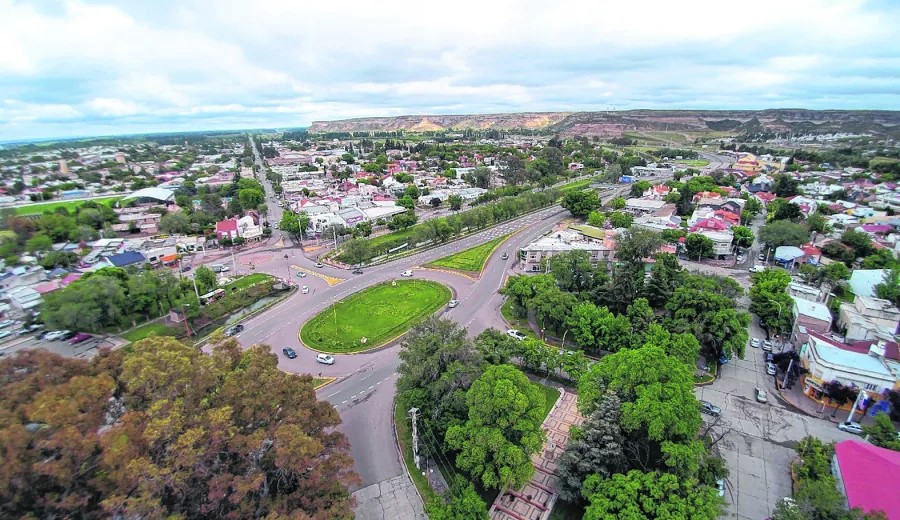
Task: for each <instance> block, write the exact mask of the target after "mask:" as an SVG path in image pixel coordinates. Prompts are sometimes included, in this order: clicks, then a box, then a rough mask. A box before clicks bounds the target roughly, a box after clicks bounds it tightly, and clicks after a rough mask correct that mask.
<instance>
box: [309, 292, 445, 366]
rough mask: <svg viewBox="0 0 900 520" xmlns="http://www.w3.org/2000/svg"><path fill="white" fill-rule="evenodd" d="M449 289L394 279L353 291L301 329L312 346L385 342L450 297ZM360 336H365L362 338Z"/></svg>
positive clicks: (336, 350) (361, 346)
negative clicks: (356, 291)
mask: <svg viewBox="0 0 900 520" xmlns="http://www.w3.org/2000/svg"><path fill="white" fill-rule="evenodd" d="M450 297H451V294H450V289H449V288H447V287H446V286H444V285H441V284H439V283H437V282H431V281H428V280H395V281H393V282H385V283H381V284H378V285H374V286H372V287H369V288H367V289H364V290H362V291H360V292H358V293H354V294H352V295H350V296H348V297H347V298H344V299H343V300H341V301H339V302H337V303H336V304H334V305H332V306H331V307H328V308H327V309H325V310H324V311H322V312H320V313H319V314H317V315H316V316H315V317H314V318H313V319H311V320H309V321H308V322H306V323H305V324H304V325H303V327H302V328H301V329H300V341H302V342H303V344H304V345H306V346H307V347H309V348H311V349H315V350H319V351H322V352H329V353H332V354H348V353H352V352H359V351H361V350H368V349H371V348H375V347H378V346H380V345H383V344H385V343H386V342H388V341H389V340H391V339H393V338H395V337H397V336H399V335H401V334H403V333H404V332H406V331H407V330H409V329H410V328H411V327H413V326H414V325H416V324H417V323H419V322H420V321H422V320H423V319H424V318H426V317H428V316H430V315H432V314H434V313H435V312H436V311H437V310H439V309H440V308H442V307H443V306H445V305H447V302H448V301H450ZM363 338H366V339H365V341H364V342H363Z"/></svg>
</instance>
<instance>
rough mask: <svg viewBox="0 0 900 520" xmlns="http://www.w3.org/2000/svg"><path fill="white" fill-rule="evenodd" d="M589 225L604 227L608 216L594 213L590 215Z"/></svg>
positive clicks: (597, 212)
mask: <svg viewBox="0 0 900 520" xmlns="http://www.w3.org/2000/svg"><path fill="white" fill-rule="evenodd" d="M587 223H588V225H589V226H594V227H598V228H599V227H603V224H606V215H604V214H603V213H600V212H599V211H596V210H595V211H592V212H590V213H589V214H588V219H587Z"/></svg>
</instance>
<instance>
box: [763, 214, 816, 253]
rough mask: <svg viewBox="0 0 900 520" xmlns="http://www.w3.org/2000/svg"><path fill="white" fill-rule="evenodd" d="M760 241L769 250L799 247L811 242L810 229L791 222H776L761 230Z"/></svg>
mask: <svg viewBox="0 0 900 520" xmlns="http://www.w3.org/2000/svg"><path fill="white" fill-rule="evenodd" d="M759 240H760V241H761V242H763V243H764V244H766V247H769V248H774V247H779V246H799V245H802V244H804V243H806V242H807V241H808V240H809V228H807V227H806V226H805V225H804V224H797V223H795V222H791V221H789V220H776V221H775V222H772V223H770V224H766V225H765V226H763V227H762V228H760V230H759Z"/></svg>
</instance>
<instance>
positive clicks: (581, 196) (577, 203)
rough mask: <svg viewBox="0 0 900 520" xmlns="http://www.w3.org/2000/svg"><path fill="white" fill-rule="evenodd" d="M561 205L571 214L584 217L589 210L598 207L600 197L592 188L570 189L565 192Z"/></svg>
mask: <svg viewBox="0 0 900 520" xmlns="http://www.w3.org/2000/svg"><path fill="white" fill-rule="evenodd" d="M561 205H562V207H564V208H566V209H567V210H569V212H570V213H572V215H573V216H575V217H578V218H585V217H587V216H588V215H589V214H590V213H591V211H594V210H596V209H597V208H599V207H600V199H599V198H598V196H597V192H596V191H593V190H589V191H577V190H572V191H569V192H567V193H566V194H565V196H564V197H563V200H562V204H561Z"/></svg>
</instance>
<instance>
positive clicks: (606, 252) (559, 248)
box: [520, 226, 616, 272]
mask: <svg viewBox="0 0 900 520" xmlns="http://www.w3.org/2000/svg"><path fill="white" fill-rule="evenodd" d="M580 227H581V228H590V227H591V226H580ZM592 229H596V230H597V231H598V232H599V233H591V234H593V235H594V236H589V235H588V234H587V233H586V232H585V230H584V229H581V230H574V229H564V230H560V231H554V232H552V233H550V234H549V235H546V236H543V237H541V238H539V239H537V240H535V241H534V242H532V243H530V244H528V245H526V246H525V247H523V248H522V249H521V250H520V251H521V258H522V269H523V270H525V271H531V272H539V271H541V270H542V269H544V268H545V265H544V261H546V260H548V259H549V258H551V257H553V255H555V254H559V253H565V252H568V251H575V250H579V249H580V250H582V251H587V252H588V253H589V254H590V257H591V263H592V264H595V265H596V264H598V263H600V262H610V261H612V260H613V258H614V256H615V250H616V246H615V242H614V241H613V240H612V239H611V238H609V237H608V236H607V235H606V233H605V232H604V231H603V230H602V229H599V228H592Z"/></svg>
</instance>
